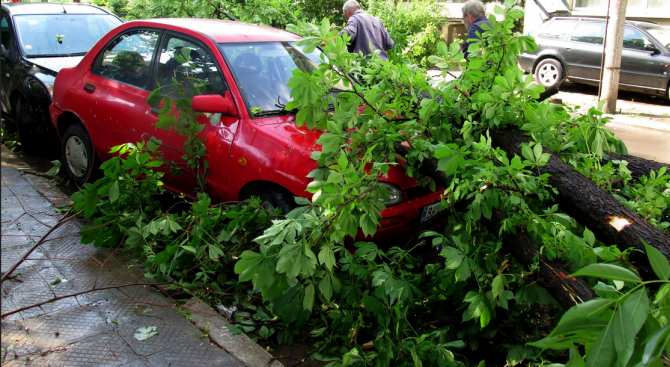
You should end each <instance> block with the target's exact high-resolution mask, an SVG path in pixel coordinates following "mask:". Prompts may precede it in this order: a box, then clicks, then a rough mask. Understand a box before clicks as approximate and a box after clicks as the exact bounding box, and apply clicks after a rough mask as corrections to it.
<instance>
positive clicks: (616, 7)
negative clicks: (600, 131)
mask: <svg viewBox="0 0 670 367" xmlns="http://www.w3.org/2000/svg"><path fill="white" fill-rule="evenodd" d="M627 5H628V0H610V7H609V14H611V16H610V19H609V22H608V25H607V31H606V37H605V65H604V70H603V74H602V80H601V83H602V84H601V90H602V96H601V99H607V102H606V103H605V113H610V114H613V113H615V112H616V100H617V98H618V97H619V74H620V71H621V51H622V49H623V35H624V26H625V24H626V6H627Z"/></svg>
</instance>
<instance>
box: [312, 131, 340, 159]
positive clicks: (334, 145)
mask: <svg viewBox="0 0 670 367" xmlns="http://www.w3.org/2000/svg"><path fill="white" fill-rule="evenodd" d="M316 143H317V144H321V145H322V146H323V147H322V148H321V151H322V152H323V153H324V154H325V153H331V152H334V151H336V150H339V149H340V136H339V135H336V134H332V133H324V134H321V137H319V140H317V141H316Z"/></svg>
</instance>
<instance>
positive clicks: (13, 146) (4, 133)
mask: <svg viewBox="0 0 670 367" xmlns="http://www.w3.org/2000/svg"><path fill="white" fill-rule="evenodd" d="M0 137H1V138H2V143H3V144H4V145H5V146H6V147H7V148H9V149H10V150H11V151H12V152H15V151H17V150H18V149H20V148H21V140H20V139H19V132H18V131H16V129H13V128H9V127H8V126H7V124H6V123H5V122H4V121H3V123H2V128H1V129H0Z"/></svg>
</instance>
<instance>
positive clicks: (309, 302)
mask: <svg viewBox="0 0 670 367" xmlns="http://www.w3.org/2000/svg"><path fill="white" fill-rule="evenodd" d="M302 308H303V309H304V310H306V311H310V312H311V311H312V308H314V283H310V284H309V285H308V286H307V287H306V288H305V298H303V300H302Z"/></svg>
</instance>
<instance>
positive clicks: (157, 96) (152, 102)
mask: <svg viewBox="0 0 670 367" xmlns="http://www.w3.org/2000/svg"><path fill="white" fill-rule="evenodd" d="M163 98H165V96H164V95H162V94H161V93H160V89H154V91H153V92H151V94H149V97H147V103H148V104H149V106H151V107H158V105H159V104H161V101H163Z"/></svg>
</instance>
